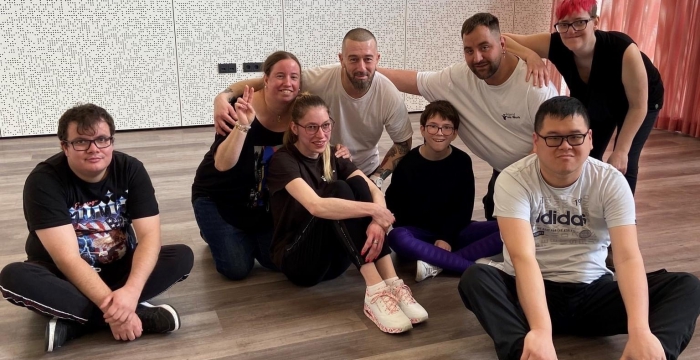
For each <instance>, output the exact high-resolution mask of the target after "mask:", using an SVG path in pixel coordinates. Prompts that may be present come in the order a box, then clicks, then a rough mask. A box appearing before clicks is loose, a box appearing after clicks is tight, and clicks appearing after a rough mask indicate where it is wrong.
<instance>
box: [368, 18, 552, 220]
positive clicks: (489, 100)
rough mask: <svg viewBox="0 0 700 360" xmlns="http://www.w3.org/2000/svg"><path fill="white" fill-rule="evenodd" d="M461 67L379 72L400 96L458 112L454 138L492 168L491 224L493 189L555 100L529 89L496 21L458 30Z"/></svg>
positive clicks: (548, 91)
mask: <svg viewBox="0 0 700 360" xmlns="http://www.w3.org/2000/svg"><path fill="white" fill-rule="evenodd" d="M462 43H463V45H464V60H465V62H461V63H457V64H454V65H452V66H449V67H447V68H445V69H443V70H441V71H431V72H416V71H413V70H397V69H386V68H380V69H378V71H379V72H381V73H382V74H384V75H386V76H387V77H388V78H389V80H391V81H392V82H393V83H394V85H396V87H397V88H398V89H399V90H400V91H403V92H405V93H410V94H414V95H421V96H423V97H424V98H425V99H426V100H428V101H431V102H432V101H436V100H447V101H449V102H450V103H452V105H453V106H454V107H455V108H456V109H457V111H458V112H459V118H460V122H461V124H462V125H461V126H460V127H459V137H460V139H462V141H463V142H464V144H466V145H467V147H469V150H471V151H472V152H473V153H474V154H476V156H478V157H479V158H481V159H482V160H484V161H486V162H488V163H489V165H491V167H492V168H493V174H492V177H491V181H490V182H489V186H488V193H487V194H486V196H485V197H484V199H483V202H484V213H485V216H486V219H487V220H494V218H493V217H492V214H493V185H494V183H495V181H496V177H497V176H498V174H499V173H500V172H501V171H502V170H503V169H505V168H506V167H507V166H508V165H510V164H512V163H514V162H516V161H518V160H520V159H522V158H523V157H525V156H527V155H528V154H529V153H530V152H531V150H532V143H531V142H530V135H531V134H532V124H533V123H534V121H535V113H536V112H537V108H538V107H539V106H540V104H541V103H542V102H543V101H545V100H547V99H549V98H551V97H552V96H556V95H557V92H556V89H555V88H554V86H552V85H551V84H550V85H549V86H548V87H543V88H539V87H534V86H532V85H531V84H530V83H528V82H526V81H525V75H526V73H527V65H526V64H525V62H524V61H522V60H520V59H518V58H517V57H515V55H513V54H510V53H507V52H506V48H505V46H506V43H505V39H504V38H503V37H502V36H501V30H500V27H499V24H498V18H496V17H495V16H493V15H491V14H487V13H479V14H476V15H474V16H472V17H470V18H469V19H467V20H466V21H465V22H464V25H462Z"/></svg>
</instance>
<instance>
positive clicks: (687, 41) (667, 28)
mask: <svg viewBox="0 0 700 360" xmlns="http://www.w3.org/2000/svg"><path fill="white" fill-rule="evenodd" d="M658 27H659V30H658V37H657V40H656V57H655V59H654V64H655V65H656V66H657V67H658V68H659V71H660V72H661V78H662V79H663V81H664V87H665V90H666V91H665V94H666V95H665V97H664V107H663V109H662V110H661V113H660V114H659V120H657V122H656V127H657V128H661V129H665V130H669V131H678V132H681V133H683V134H687V135H690V136H693V137H700V70H699V68H700V65H699V64H700V1H698V0H662V1H661V9H660V16H659V25H658Z"/></svg>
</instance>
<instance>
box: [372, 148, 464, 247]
mask: <svg viewBox="0 0 700 360" xmlns="http://www.w3.org/2000/svg"><path fill="white" fill-rule="evenodd" d="M419 148H420V146H418V147H415V148H414V149H413V150H411V151H409V152H408V154H406V156H405V157H404V158H403V159H401V162H399V164H398V166H397V167H396V169H395V170H394V174H393V175H392V178H391V185H389V187H388V188H387V189H386V203H387V207H388V208H389V210H391V212H393V213H394V216H395V217H396V222H395V223H394V227H395V228H396V227H400V226H415V227H418V228H421V229H425V230H429V231H431V232H433V233H435V235H437V236H438V238H439V239H441V240H444V241H447V242H448V243H450V244H453V241H454V240H455V239H456V238H457V235H459V232H460V231H461V230H462V229H463V228H464V227H465V226H467V225H469V223H471V218H472V211H473V210H474V171H473V170H472V159H471V158H470V157H469V155H467V154H466V153H465V152H464V151H462V150H459V149H457V148H456V147H454V146H451V148H452V153H451V154H450V155H448V156H447V157H446V158H444V159H442V160H437V161H431V160H428V159H426V158H424V157H423V156H422V155H421V154H420V152H419V151H418V149H419Z"/></svg>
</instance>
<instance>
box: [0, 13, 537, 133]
mask: <svg viewBox="0 0 700 360" xmlns="http://www.w3.org/2000/svg"><path fill="white" fill-rule="evenodd" d="M550 11H551V0H471V1H464V0H431V1H427V0H378V1H366V0H357V1H339V0H325V1H324V0H255V1H239V0H236V1H231V0H229V1H226V0H82V1H67V0H63V1H58V0H56V1H45V0H43V1H39V0H3V2H2V4H0V136H2V137H8V136H20V135H39V134H53V133H55V131H56V124H57V121H58V118H59V116H60V115H61V114H62V113H63V112H64V111H65V110H66V109H67V108H69V107H71V106H72V105H74V104H76V103H78V102H94V103H96V104H98V105H100V106H103V107H105V108H106V109H107V110H108V111H109V112H110V113H111V114H112V115H113V116H114V118H115V121H116V123H117V128H118V129H137V128H156V127H171V126H189V125H201V124H210V123H212V111H213V110H212V100H213V97H214V96H215V95H216V94H217V93H218V92H219V91H221V90H222V89H223V88H225V87H226V86H227V85H228V84H229V83H231V82H234V81H237V80H241V79H244V78H247V77H251V76H260V75H261V73H243V72H241V71H242V65H243V62H262V61H263V60H264V59H265V57H266V56H267V55H268V54H269V53H271V52H273V51H275V50H280V49H284V50H287V51H291V52H292V53H295V54H296V55H297V56H298V57H299V59H300V61H301V62H302V65H303V66H304V67H310V66H317V65H322V64H327V63H331V62H336V61H337V54H338V51H339V50H340V43H341V40H342V37H343V35H345V33H346V32H347V31H348V30H350V29H352V28H354V27H365V28H367V29H369V30H371V31H372V32H374V34H375V35H376V36H377V38H378V42H379V51H380V53H381V56H382V57H381V65H383V66H386V67H397V68H409V69H418V70H438V69H440V68H443V67H445V66H447V65H449V64H451V63H454V62H457V61H463V58H462V51H461V40H460V36H459V32H460V29H461V26H462V22H464V20H465V19H466V18H467V17H469V16H471V15H473V14H474V13H476V12H491V13H493V14H495V15H496V16H498V17H499V19H500V21H501V27H502V30H503V31H504V32H518V33H532V32H540V31H548V29H549V14H550ZM218 63H236V64H237V66H238V71H239V72H238V73H236V74H218V73H217V64H218ZM406 101H407V105H408V107H409V110H420V109H422V107H423V106H424V104H425V101H424V100H423V99H422V98H419V97H415V96H407V99H406Z"/></svg>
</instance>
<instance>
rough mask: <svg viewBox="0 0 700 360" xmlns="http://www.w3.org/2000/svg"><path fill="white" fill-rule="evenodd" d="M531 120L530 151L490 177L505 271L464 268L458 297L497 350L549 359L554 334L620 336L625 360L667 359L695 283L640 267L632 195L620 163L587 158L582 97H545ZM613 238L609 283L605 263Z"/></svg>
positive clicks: (674, 350) (693, 311)
mask: <svg viewBox="0 0 700 360" xmlns="http://www.w3.org/2000/svg"><path fill="white" fill-rule="evenodd" d="M534 129H535V132H534V133H532V141H533V142H534V152H535V153H534V154H532V155H529V156H527V157H525V158H524V159H522V160H520V161H518V162H516V163H514V164H512V165H510V166H509V167H507V168H506V169H505V170H504V171H503V172H502V173H501V175H500V176H499V177H498V180H497V181H496V186H495V196H494V199H495V203H496V209H495V212H494V215H495V216H496V217H497V219H498V226H499V228H500V231H501V237H502V239H503V242H504V250H503V254H504V258H505V263H504V270H503V271H501V270H499V269H497V268H495V267H492V266H487V265H481V264H476V265H474V266H472V267H470V268H469V269H467V271H466V272H465V273H464V274H463V276H462V279H461V281H460V284H459V293H460V295H461V296H462V300H463V301H464V304H465V305H466V307H467V308H468V309H470V310H471V311H472V312H474V314H475V315H476V317H477V319H479V322H480V323H481V325H482V326H483V327H484V329H485V330H486V332H487V333H488V334H489V335H490V336H491V338H492V339H493V341H494V344H495V346H496V352H497V353H498V357H499V359H521V356H523V357H522V358H524V359H545V360H546V359H556V358H557V356H556V352H555V349H554V345H553V342H552V334H571V335H581V336H608V335H615V334H623V333H628V334H629V340H628V342H627V346H626V347H625V350H624V353H623V355H622V358H623V359H662V358H664V356H665V357H666V358H667V359H676V358H677V357H678V355H679V354H680V352H681V351H682V350H683V349H684V348H685V347H686V345H687V344H688V342H689V341H690V339H691V338H692V336H693V330H694V329H695V322H696V319H697V317H698V314H699V313H700V281H699V280H698V279H697V278H696V277H695V276H693V275H691V274H687V273H668V272H666V271H665V270H661V271H657V272H655V273H650V274H645V269H644V262H643V260H642V256H641V254H640V251H639V247H638V244H637V227H636V220H635V206H634V198H633V197H632V192H631V191H630V188H629V186H628V185H627V182H626V180H625V177H624V176H623V175H622V174H621V173H620V172H619V171H618V170H616V169H615V168H614V167H613V166H611V165H610V164H606V163H603V162H601V161H598V160H596V159H593V158H591V157H589V156H588V155H589V153H590V151H591V149H592V147H593V145H592V140H591V136H592V135H595V134H591V130H590V123H589V120H588V115H587V114H586V108H585V107H584V106H583V104H582V103H581V102H580V101H579V100H577V99H575V98H570V97H563V96H560V97H555V98H552V99H550V100H547V101H545V102H544V103H542V105H541V106H540V108H539V111H538V112H537V115H536V119H535V125H534ZM611 244H612V245H613V246H614V247H615V252H614V253H613V256H614V261H615V268H616V271H617V272H616V273H617V281H616V280H615V279H613V276H612V273H611V272H610V271H609V270H608V269H607V268H606V267H605V258H606V256H607V248H608V246H610V245H611Z"/></svg>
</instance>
